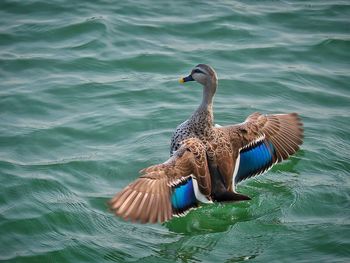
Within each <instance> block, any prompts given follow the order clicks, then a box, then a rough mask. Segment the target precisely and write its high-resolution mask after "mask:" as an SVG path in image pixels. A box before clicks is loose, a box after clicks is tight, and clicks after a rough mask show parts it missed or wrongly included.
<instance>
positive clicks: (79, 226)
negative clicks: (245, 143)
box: [0, 0, 350, 262]
mask: <svg viewBox="0 0 350 263" xmlns="http://www.w3.org/2000/svg"><path fill="white" fill-rule="evenodd" d="M349 17H350V5H349V2H348V1H311V2H310V1H309V2H305V1H263V2H261V1H191V2H189V1H172V2H170V1H150V0H145V1H118V2H116V3H113V2H109V1H91V2H89V3H86V2H83V1H82V2H77V1H64V0H61V1H41V0H39V1H1V3H0V77H1V84H0V121H1V126H0V184H1V191H0V260H4V261H6V262H240V261H245V260H247V261H250V262H281V261H283V262H295V261H299V262H348V261H349V258H350V206H349V201H350V194H349V193H350V179H349V178H350V177H349V170H350V164H349V163H350V158H349V153H350V146H349V144H350V134H349V128H350V127H349V123H350V117H349V110H350V107H349V106H350V90H349V83H350V67H349V66H350V63H349V62H350V53H349V51H350V23H349ZM198 63H208V64H210V65H212V66H213V67H214V68H215V69H216V71H217V72H218V76H219V78H220V82H219V89H218V92H217V94H216V97H215V118H216V122H217V123H219V124H221V125H225V124H229V123H237V122H241V121H243V120H244V119H245V117H246V116H248V115H249V114H250V113H252V112H254V111H260V112H263V113H279V112H298V113H300V114H301V116H302V118H303V121H304V123H305V142H304V144H303V146H302V150H301V151H300V152H299V153H298V154H297V155H296V156H295V157H293V158H291V159H290V160H288V161H287V162H285V163H283V164H281V165H278V166H275V167H274V168H273V169H272V170H270V171H269V172H268V173H267V174H265V175H264V176H261V177H258V178H255V179H252V180H249V181H246V182H244V183H242V184H241V185H240V186H239V188H238V190H239V191H241V192H242V193H245V194H248V195H249V196H251V197H252V201H249V202H245V203H244V202H242V203H239V204H226V205H220V204H215V205H210V206H208V205H207V206H203V207H202V208H200V209H197V210H195V211H193V212H191V213H189V214H188V216H186V217H185V218H179V219H174V220H173V221H171V222H169V223H166V224H163V225H161V224H158V225H139V224H131V223H128V222H124V221H122V220H121V219H119V218H116V217H114V216H113V215H112V214H111V213H110V212H109V211H108V209H107V206H106V202H107V201H108V200H109V198H111V197H112V196H113V195H114V193H115V192H117V191H119V190H121V189H122V188H123V187H124V186H125V185H127V184H128V183H129V182H131V181H132V180H134V179H135V178H137V176H138V170H140V169H141V168H143V167H146V166H149V165H151V164H154V163H159V162H162V161H164V160H166V159H167V157H168V154H169V140H170V136H171V134H172V132H173V130H174V128H175V127H176V126H177V125H178V124H179V123H181V122H182V121H184V120H185V119H186V118H187V117H188V116H189V115H190V114H191V113H192V111H193V110H194V109H195V108H196V106H197V105H198V103H199V101H200V96H201V89H200V87H199V86H198V85H196V84H195V83H188V84H187V83H186V85H184V86H181V85H180V84H178V82H177V79H178V78H179V77H180V76H184V75H187V74H188V73H189V71H190V69H191V68H192V67H193V66H194V65H196V64H198Z"/></svg>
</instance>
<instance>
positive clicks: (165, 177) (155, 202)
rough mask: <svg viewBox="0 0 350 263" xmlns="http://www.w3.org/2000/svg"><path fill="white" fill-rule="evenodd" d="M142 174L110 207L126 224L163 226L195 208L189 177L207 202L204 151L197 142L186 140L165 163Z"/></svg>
mask: <svg viewBox="0 0 350 263" xmlns="http://www.w3.org/2000/svg"><path fill="white" fill-rule="evenodd" d="M141 174H142V175H141V176H140V177H139V178H138V179H136V180H135V181H134V182H132V183H131V184H129V185H128V186H127V187H125V188H124V189H123V190H122V191H121V192H119V193H117V194H116V195H115V197H114V198H113V199H112V200H111V201H110V203H109V205H110V208H111V209H112V210H113V211H114V212H115V214H116V215H117V216H120V217H122V218H124V219H125V220H132V221H139V222H141V223H156V222H164V221H167V220H169V219H171V218H172V217H173V216H174V215H182V214H183V213H185V212H186V211H187V210H189V209H190V208H192V207H195V206H197V199H196V196H195V192H194V187H193V180H192V176H193V177H194V179H196V182H197V183H198V188H199V190H200V191H201V193H202V194H204V195H205V196H207V197H208V198H210V189H211V182H210V175H209V172H208V166H207V159H206V153H205V147H204V146H203V145H202V143H201V142H200V141H199V140H198V139H193V138H192V139H188V140H185V141H184V142H183V143H182V146H181V147H180V149H179V150H178V151H176V152H175V154H174V155H173V156H172V157H171V158H170V159H169V160H168V161H166V162H165V163H163V164H158V165H154V166H150V167H148V168H146V169H143V170H141Z"/></svg>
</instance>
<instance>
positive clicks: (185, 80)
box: [179, 75, 194, 83]
mask: <svg viewBox="0 0 350 263" xmlns="http://www.w3.org/2000/svg"><path fill="white" fill-rule="evenodd" d="M187 81H194V79H193V78H192V75H188V76H187V77H185V78H180V79H179V82H180V83H185V82H187Z"/></svg>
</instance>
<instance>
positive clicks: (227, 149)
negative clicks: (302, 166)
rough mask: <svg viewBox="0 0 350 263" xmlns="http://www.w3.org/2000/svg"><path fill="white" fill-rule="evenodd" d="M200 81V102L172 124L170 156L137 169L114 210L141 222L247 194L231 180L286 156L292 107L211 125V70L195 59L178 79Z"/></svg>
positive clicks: (294, 141) (295, 121) (293, 134)
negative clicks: (185, 117) (285, 111)
mask: <svg viewBox="0 0 350 263" xmlns="http://www.w3.org/2000/svg"><path fill="white" fill-rule="evenodd" d="M188 81H197V82H199V83H200V84H202V85H203V97H202V102H201V104H200V105H199V107H198V108H197V110H196V111H195V112H194V113H193V114H192V115H191V116H190V118H189V119H188V120H186V121H185V122H183V123H181V124H180V125H179V126H178V127H177V128H176V130H175V132H174V134H173V136H172V139H171V146H170V158H169V159H168V160H167V161H166V162H164V163H163V164H158V165H153V166H150V167H148V168H145V169H143V170H141V174H142V175H141V176H140V177H139V179H137V180H136V181H134V182H132V183H131V184H129V185H128V186H127V187H125V188H124V189H123V190H122V191H121V192H119V193H117V194H116V196H115V197H114V198H113V199H112V200H111V201H110V207H111V209H112V210H114V212H115V213H116V215H118V216H121V217H123V218H124V219H130V220H133V221H138V222H142V223H147V222H151V223H155V222H163V221H167V220H169V219H171V218H172V217H173V216H176V215H184V214H186V212H188V211H189V210H190V209H192V208H195V207H197V206H199V205H200V203H211V202H213V201H214V202H235V201H243V200H250V198H249V197H248V196H246V195H243V194H240V193H237V192H236V185H237V184H238V183H239V182H241V181H243V180H245V179H247V178H250V177H252V176H255V175H258V174H261V173H264V172H265V171H267V170H268V169H269V168H271V167H272V166H273V165H274V164H275V163H278V162H281V161H282V160H285V159H287V158H288V157H289V156H290V155H292V154H294V153H295V152H296V151H297V150H298V149H299V146H300V145H301V144H302V138H303V129H302V123H301V121H300V118H299V116H298V115H297V114H296V113H290V114H272V115H262V114H260V113H253V114H251V115H250V116H248V118H247V119H246V120H245V121H244V122H243V123H241V124H236V125H229V126H224V127H215V126H214V117H213V97H214V94H215V92H216V89H217V83H218V81H217V75H216V73H215V71H214V70H213V69H212V68H211V67H210V66H208V65H205V64H199V65H197V66H196V67H195V68H194V69H193V70H192V71H191V74H190V75H189V76H188V77H185V78H182V79H181V82H188Z"/></svg>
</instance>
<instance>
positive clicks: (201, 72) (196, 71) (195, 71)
mask: <svg viewBox="0 0 350 263" xmlns="http://www.w3.org/2000/svg"><path fill="white" fill-rule="evenodd" d="M192 73H199V74H205V73H204V72H203V71H201V70H200V69H194V70H193V72H192Z"/></svg>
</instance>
